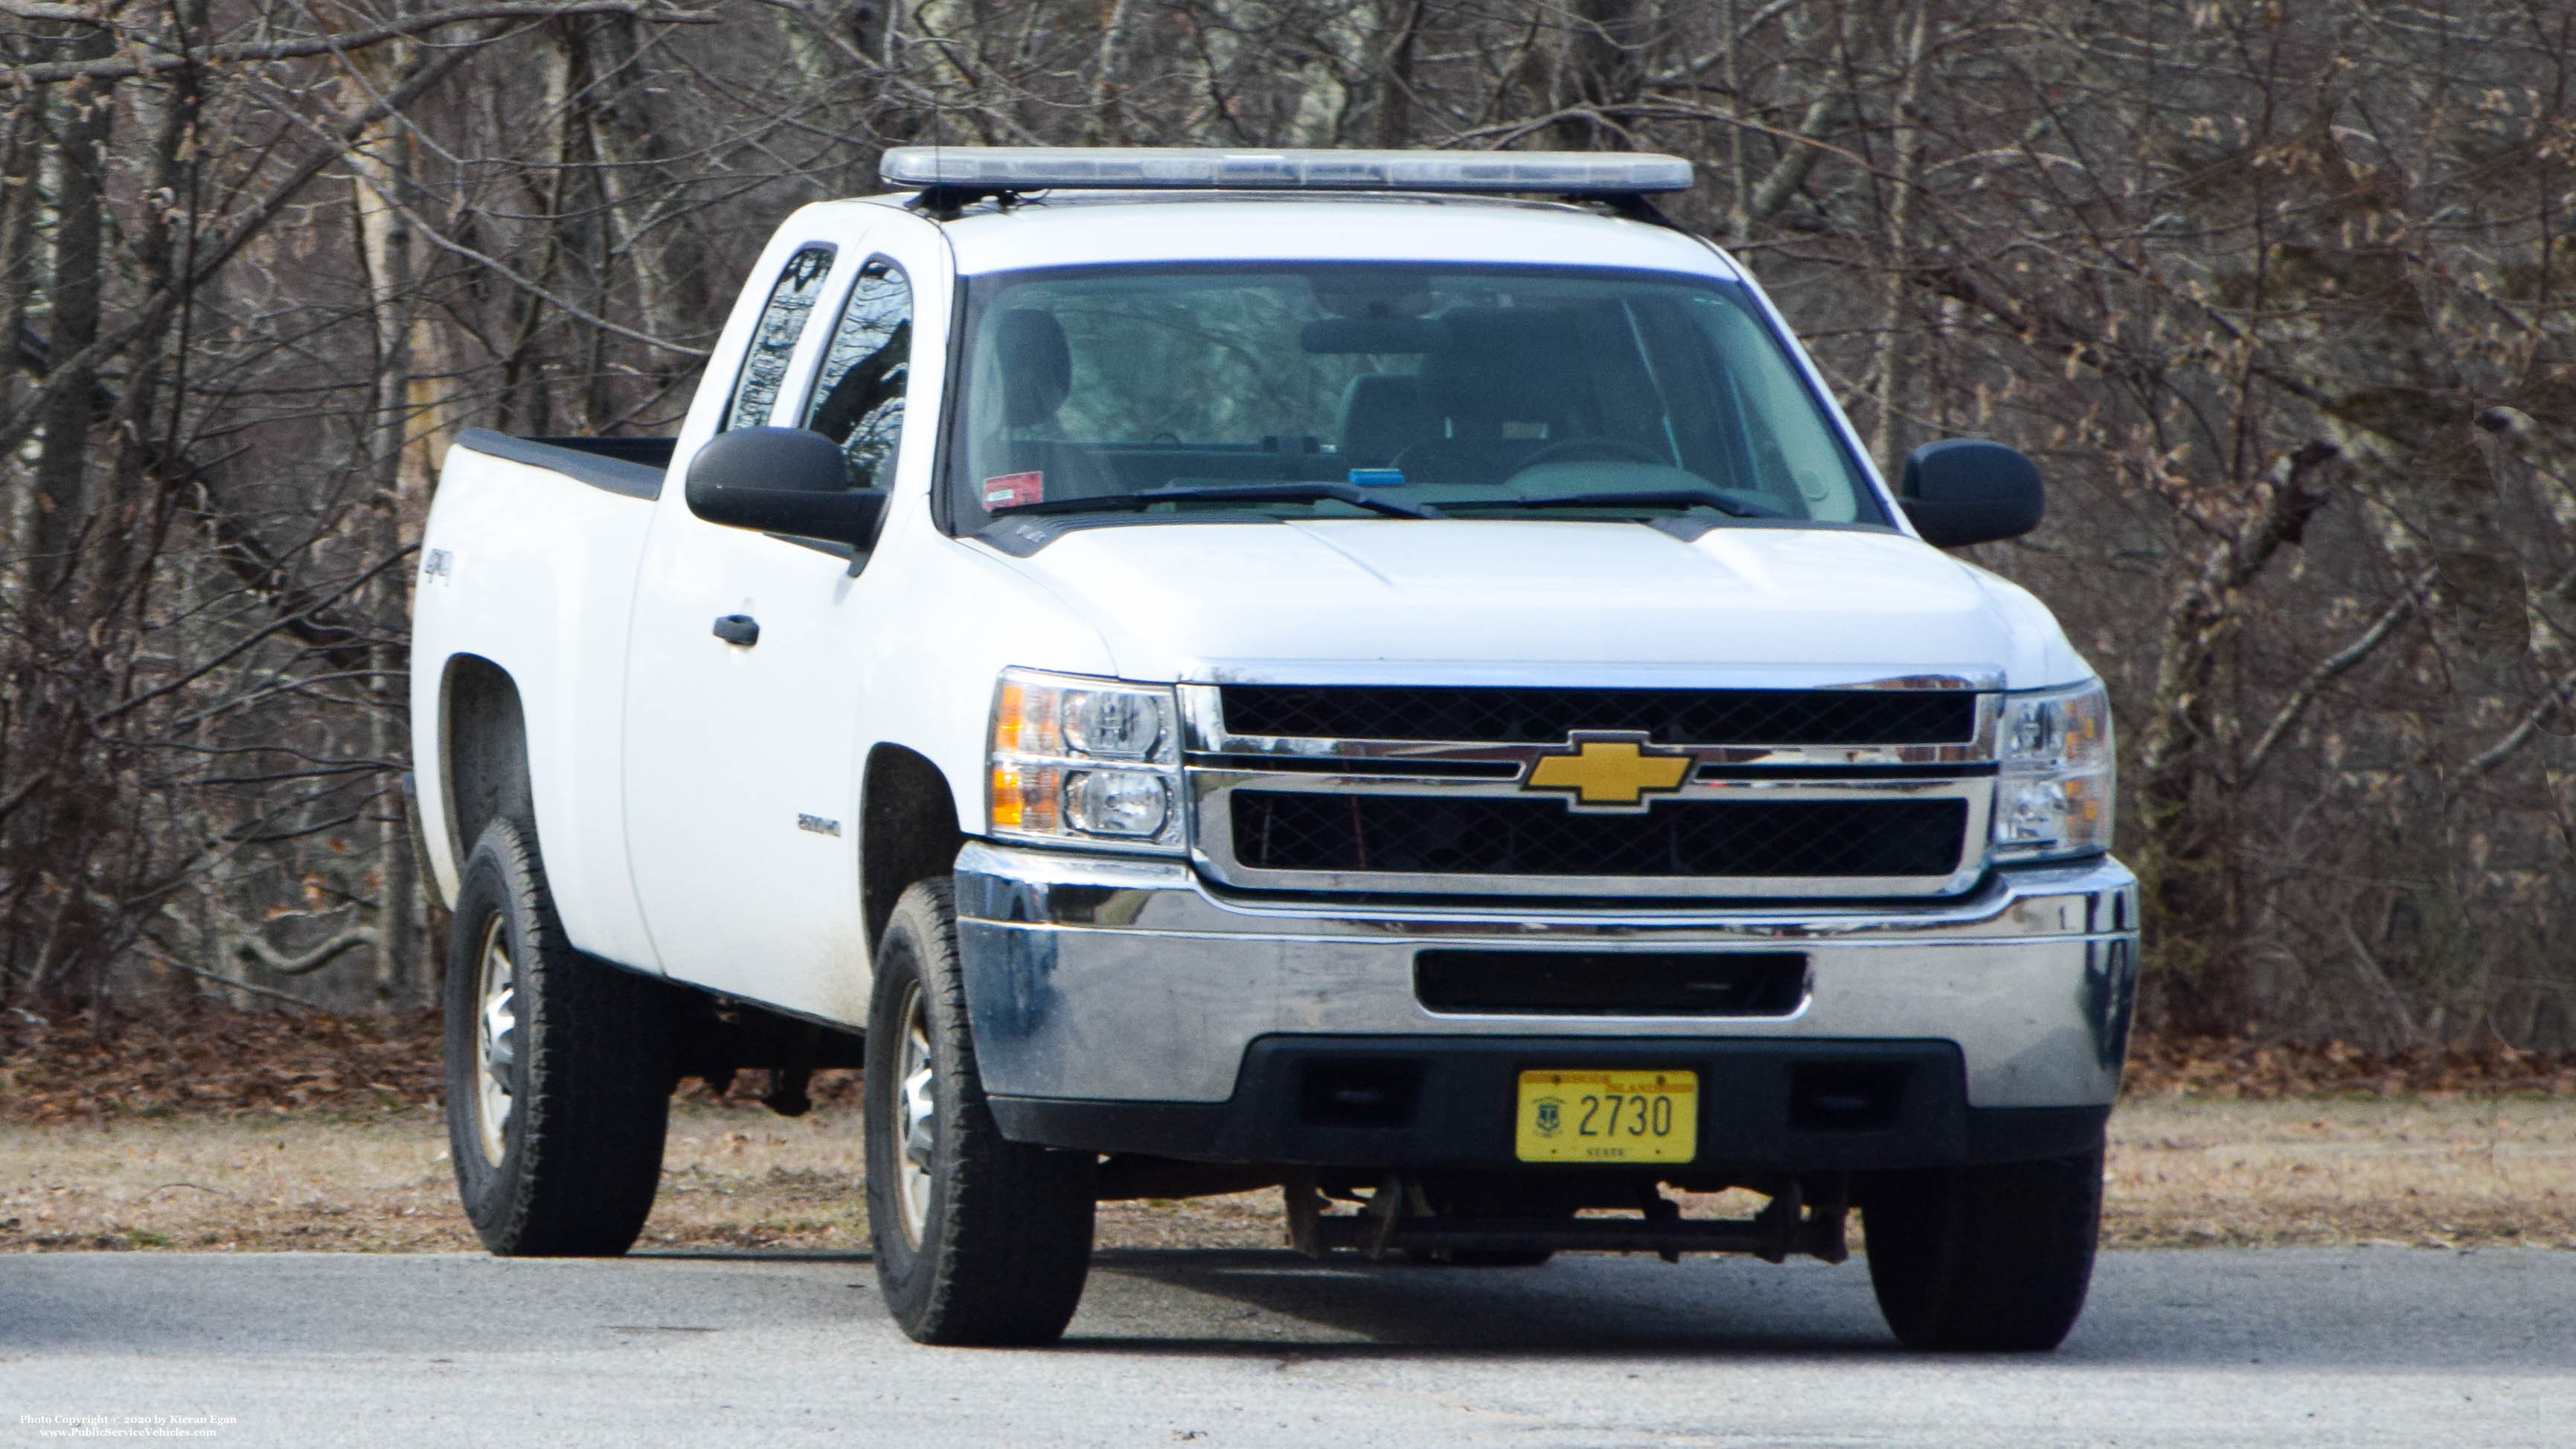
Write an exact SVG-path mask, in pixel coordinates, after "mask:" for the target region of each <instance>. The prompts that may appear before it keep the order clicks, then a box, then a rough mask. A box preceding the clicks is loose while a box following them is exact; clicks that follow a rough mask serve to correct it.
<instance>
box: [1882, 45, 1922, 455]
mask: <svg viewBox="0 0 2576 1449" xmlns="http://www.w3.org/2000/svg"><path fill="white" fill-rule="evenodd" d="M1931 29H1932V17H1931V15H1930V12H1929V10H1928V8H1927V6H1926V3H1925V0H1913V3H1912V4H1910V5H1908V6H1907V7H1906V8H1905V10H1904V11H1903V13H1902V14H1900V15H1899V17H1898V19H1897V23H1896V37H1895V39H1896V46H1895V50H1896V63H1897V66H1898V72H1897V83H1896V99H1895V101H1894V103H1893V104H1892V105H1890V106H1889V108H1888V126H1889V129H1890V130H1891V131H1892V132H1893V133H1894V143H1895V144H1894V149H1895V152H1896V155H1895V159H1894V160H1893V161H1892V162H1891V163H1890V164H1889V166H1888V176H1887V178H1886V179H1885V180H1883V181H1881V182H1880V183H1879V184H1880V185H1881V186H1882V187H1883V188H1884V189H1885V191H1886V194H1887V201H1886V203H1885V205H1884V207H1883V209H1882V212H1881V225H1882V227H1883V233H1882V236H1881V239H1880V247H1881V255H1882V256H1883V257H1884V258H1885V261H1884V262H1883V264H1882V265H1883V266H1884V269H1885V270H1884V271H1883V272H1882V273H1881V275H1880V278H1879V284H1878V366H1877V369H1876V373H1877V375H1876V377H1875V378H1874V379H1873V380H1872V382H1871V385H1870V391H1871V392H1872V393H1873V394H1875V395H1876V397H1877V399H1878V419H1877V422H1876V424H1875V425H1874V426H1873V427H1872V429H1871V431H1870V451H1871V452H1872V453H1873V454H1875V455H1876V456H1877V458H1878V462H1879V466H1880V467H1883V468H1893V467H1895V466H1896V462H1897V459H1898V458H1899V457H1900V456H1901V455H1902V450H1903V448H1904V446H1905V444H1906V442H1907V435H1908V432H1909V431H1910V430H1909V429H1907V428H1906V426H1905V421H1904V414H1905V411H1906V407H1907V400H1908V399H1909V398H1911V397H1912V396H1913V392H1914V385H1913V382H1914V349H1915V348H1916V347H1917V346H1919V345H1920V342H1919V341H1918V339H1916V338H1915V337H1914V336H1913V335H1912V331H1913V329H1912V328H1911V327H1910V326H1909V325H1908V323H1909V322H1910V320H1911V318H1912V317H1913V313H1914V307H1913V295H1912V286H1913V282H1912V278H1911V276H1910V275H1909V272H1910V263H1911V260H1912V256H1913V250H1914V189H1915V186H1916V184H1917V179H1918V177H1919V176H1920V174H1921V172H1922V163H1923V128H1922V125H1921V123H1920V121H1919V119H1918V118H1917V116H1916V115H1915V103H1916V98H1917V97H1918V96H1919V95H1920V94H1921V93H1922V89H1923V69H1924V67H1923V55H1924V49H1925V46H1926V44H1927V42H1928V40H1929V37H1930V34H1931Z"/></svg>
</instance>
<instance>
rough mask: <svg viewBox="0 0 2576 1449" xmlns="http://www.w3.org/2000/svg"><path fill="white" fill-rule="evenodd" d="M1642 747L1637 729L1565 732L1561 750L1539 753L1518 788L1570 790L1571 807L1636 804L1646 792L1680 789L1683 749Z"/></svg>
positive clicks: (1684, 772)
mask: <svg viewBox="0 0 2576 1449" xmlns="http://www.w3.org/2000/svg"><path fill="white" fill-rule="evenodd" d="M1648 749H1649V747H1648V745H1647V743H1646V736H1645V735H1643V734H1638V733H1615V734H1614V733H1609V732H1606V731H1605V732H1602V733H1598V734H1586V733H1582V732H1579V731H1578V732H1577V733H1575V734H1574V735H1571V736H1569V737H1568V738H1567V740H1566V752H1565V753H1564V754H1547V755H1541V756H1539V759H1538V763H1537V764H1535V765H1532V766H1531V767H1530V772H1529V778H1528V779H1527V780H1524V781H1522V782H1521V788H1523V789H1525V790H1570V791H1572V792H1574V799H1573V801H1572V802H1571V803H1572V804H1573V805H1574V806H1575V808H1577V809H1581V808H1583V807H1585V806H1593V807H1602V806H1607V807H1611V808H1617V807H1621V806H1630V807H1642V806H1643V805H1644V803H1645V798H1646V796H1647V795H1648V794H1649V793H1654V794H1664V793H1667V792H1670V791H1673V790H1678V789H1680V788H1681V787H1682V781H1684V780H1686V779H1688V778H1689V777H1690V770H1691V756H1690V755H1688V754H1687V753H1682V752H1675V753H1671V754H1662V753H1648Z"/></svg>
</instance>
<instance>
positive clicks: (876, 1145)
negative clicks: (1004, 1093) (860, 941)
mask: <svg viewBox="0 0 2576 1449" xmlns="http://www.w3.org/2000/svg"><path fill="white" fill-rule="evenodd" d="M956 921H957V917H956V909H955V906H954V903H953V898H952V896H951V894H950V888H949V884H948V882H947V881H945V880H937V881H923V882H921V883H920V884H918V885H915V886H913V887H912V888H911V889H910V890H907V891H905V892H904V893H903V898H902V899H901V900H899V901H897V902H896V903H895V908H894V914H893V917H892V919H890V920H889V921H888V922H887V925H886V932H885V939H884V942H883V944H881V945H880V946H878V948H877V955H876V986H875V997H874V1000H873V1002H872V1003H871V1005H870V1009H869V1012H868V1047H867V1075H866V1087H865V1097H866V1111H867V1164H868V1234H869V1237H870V1238H871V1240H872V1241H873V1244H874V1246H875V1249H876V1253H875V1256H876V1266H877V1286H878V1288H879V1289H880V1291H882V1292H883V1293H884V1295H885V1301H886V1307H887V1308H888V1309H889V1310H890V1311H892V1312H893V1314H894V1318H895V1322H896V1323H897V1324H899V1325H900V1326H901V1327H902V1329H903V1331H904V1333H905V1334H907V1335H908V1336H910V1337H911V1338H913V1339H915V1340H916V1341H918V1342H921V1343H940V1344H985V1345H1004V1344H1037V1343H1052V1342H1054V1341H1055V1340H1056V1339H1057V1338H1059V1337H1061V1336H1062V1335H1063V1333H1064V1326H1065V1325H1066V1324H1067V1323H1069V1322H1071V1321H1072V1319H1073V1310H1074V1307H1075V1305H1077V1304H1079V1303H1080V1302H1081V1301H1082V1285H1083V1280H1084V1279H1085V1278H1086V1277H1087V1276H1089V1274H1090V1271H1091V1237H1092V1207H1093V1190H1094V1186H1095V1184H1094V1177H1095V1175H1096V1172H1097V1168H1098V1159H1097V1157H1096V1156H1094V1155H1093V1154H1091V1153H1088V1152H1058V1151H1054V1150H1052V1149H1049V1148H1044V1147H1033V1146H1029V1145H1026V1144H1023V1143H1017V1142H1010V1141H1007V1140H1005V1139H1004V1138H1003V1136H1002V1133H1001V1129H1000V1128H999V1127H998V1126H996V1125H995V1124H994V1121H993V1113H992V1109H991V1108H990V1107H989V1106H987V1105H986V1103H985V1100H984V1087H983V1082H982V1079H981V1078H980V1077H979V1076H978V1074H977V1072H976V1068H975V1044H974V1040H973V1035H972V1032H971V1031H970V1029H969V1027H968V1024H967V1017H966V987H965V977H964V973H963V972H962V970H961V969H960V967H959V964H958V956H957V924H956Z"/></svg>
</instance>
